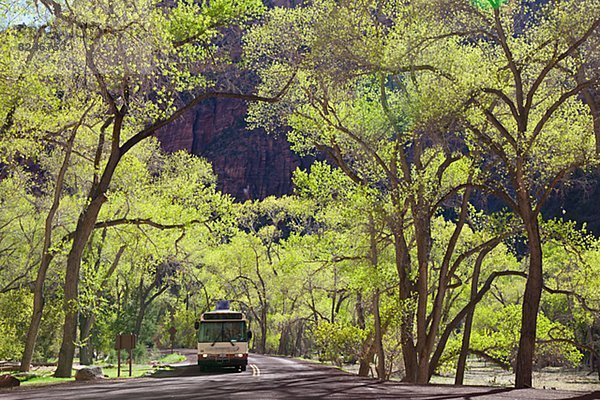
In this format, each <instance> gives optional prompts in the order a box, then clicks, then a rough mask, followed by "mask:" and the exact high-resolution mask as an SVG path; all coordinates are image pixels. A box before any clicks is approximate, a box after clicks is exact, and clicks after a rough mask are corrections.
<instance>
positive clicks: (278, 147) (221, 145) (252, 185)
mask: <svg viewBox="0 0 600 400" xmlns="http://www.w3.org/2000/svg"><path fill="white" fill-rule="evenodd" d="M246 110H247V107H246V104H245V103H244V102H243V101H240V100H230V99H214V100H207V101H205V102H204V103H202V104H200V105H199V106H198V107H196V108H195V109H193V110H191V111H190V112H188V113H186V114H185V115H183V116H182V117H181V118H179V119H178V120H177V121H175V122H174V123H173V124H171V125H169V126H168V127H166V128H163V129H162V130H161V131H160V132H159V133H158V134H157V137H158V139H159V140H160V142H161V145H162V147H163V148H164V149H165V150H166V151H170V152H173V151H177V150H186V151H189V152H191V153H193V154H196V155H199V156H202V157H205V158H206V159H207V160H209V161H210V162H211V163H212V165H213V169H214V171H215V173H216V174H217V176H218V186H219V189H221V190H222V191H223V192H225V193H229V194H231V195H233V196H234V197H235V198H236V199H238V200H241V201H243V200H246V199H262V198H264V197H266V196H269V195H282V194H289V193H291V191H292V182H291V175H292V172H293V171H294V170H295V169H296V168H297V167H299V166H304V165H303V164H306V162H303V160H302V159H301V158H300V157H298V156H297V155H295V154H294V153H293V152H292V151H291V150H290V146H289V144H288V142H287V140H286V139H285V137H274V136H271V135H267V134H266V133H265V132H264V131H263V130H261V129H256V130H253V131H249V130H247V129H246V126H245V122H244V118H245V115H246Z"/></svg>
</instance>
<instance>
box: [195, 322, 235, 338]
mask: <svg viewBox="0 0 600 400" xmlns="http://www.w3.org/2000/svg"><path fill="white" fill-rule="evenodd" d="M245 341H246V323H245V322H244V321H214V322H213V321H202V323H201V324H200V329H199V330H198V342H204V343H206V342H208V343H215V342H245Z"/></svg>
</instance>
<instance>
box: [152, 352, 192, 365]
mask: <svg viewBox="0 0 600 400" xmlns="http://www.w3.org/2000/svg"><path fill="white" fill-rule="evenodd" d="M185 359H186V357H185V356H184V355H183V354H179V353H173V354H167V355H165V356H162V357H161V358H159V359H158V362H159V363H161V364H175V363H179V362H182V361H185Z"/></svg>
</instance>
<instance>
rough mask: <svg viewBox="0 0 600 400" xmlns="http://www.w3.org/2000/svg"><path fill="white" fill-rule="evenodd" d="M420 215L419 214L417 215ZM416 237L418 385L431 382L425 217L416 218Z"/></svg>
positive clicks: (427, 236)
mask: <svg viewBox="0 0 600 400" xmlns="http://www.w3.org/2000/svg"><path fill="white" fill-rule="evenodd" d="M417 211H419V212H421V213H422V212H423V206H418V208H417ZM417 215H418V214H417ZM414 227H415V236H416V242H417V258H418V264H419V270H418V278H417V292H418V302H417V355H418V358H417V362H418V366H417V383H427V382H429V356H430V348H429V345H428V340H427V302H428V290H429V284H428V282H429V277H428V275H429V251H430V238H431V232H430V226H429V221H428V220H427V219H426V217H424V216H417V217H415V221H414Z"/></svg>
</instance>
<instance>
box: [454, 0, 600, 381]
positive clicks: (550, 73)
mask: <svg viewBox="0 0 600 400" xmlns="http://www.w3.org/2000/svg"><path fill="white" fill-rule="evenodd" d="M524 7H525V8H524V9H522V8H520V7H517V4H516V2H515V3H508V4H506V5H505V6H501V7H500V6H499V7H487V8H485V9H482V10H477V9H476V8H473V9H471V10H467V11H465V12H464V14H462V15H461V16H459V17H458V18H457V20H456V21H455V23H456V24H457V25H459V24H460V25H461V26H464V24H465V23H467V25H468V27H469V28H472V29H473V30H475V31H477V36H473V35H470V36H469V39H470V40H471V43H472V44H473V46H474V47H475V48H476V49H478V51H479V52H480V54H481V57H480V58H478V59H477V60H474V61H475V62H474V63H473V64H472V66H471V69H472V70H477V71H486V74H485V76H478V77H476V78H475V79H476V81H478V82H477V84H476V85H475V86H476V90H475V91H474V92H473V96H472V97H471V99H470V102H469V109H468V111H467V115H468V123H467V126H468V129H469V130H470V132H471V133H472V135H473V136H472V139H473V140H472V142H471V144H470V146H471V149H472V150H471V152H472V154H479V155H480V156H481V157H482V160H481V164H482V165H483V168H484V169H487V170H488V171H490V177H489V182H488V183H486V184H485V185H484V186H485V187H486V189H487V190H489V192H490V193H493V194H495V195H496V196H499V197H500V198H501V199H502V200H503V201H505V203H506V205H507V206H508V207H510V208H511V209H512V210H513V211H514V212H515V214H516V215H518V216H519V217H520V218H521V220H522V221H523V224H524V228H525V233H526V237H527V246H528V255H529V268H528V278H527V285H526V289H525V294H524V296H525V297H524V301H523V312H522V319H521V322H522V330H521V337H520V339H519V351H518V356H517V361H516V371H515V372H516V378H515V386H516V387H517V388H523V387H531V378H532V360H533V355H534V349H535V340H536V321H537V314H538V309H539V303H540V298H541V293H542V287H543V267H542V265H543V258H542V242H541V234H540V228H539V218H540V212H541V207H542V205H543V204H544V202H545V201H546V199H547V198H548V197H549V195H550V194H551V193H552V191H553V190H554V189H555V188H556V187H557V185H558V184H559V183H560V182H562V181H564V180H565V179H567V178H568V177H569V176H570V174H571V173H573V171H575V170H577V169H579V168H586V167H589V166H591V165H594V163H595V160H594V144H593V143H594V140H595V138H594V130H593V127H592V118H591V117H590V114H589V112H586V111H585V108H584V107H583V104H582V103H581V102H580V101H579V99H578V96H579V95H581V93H582V92H583V91H584V90H586V89H587V88H590V87H592V86H593V85H594V84H595V83H596V82H597V81H598V76H595V75H594V72H592V71H587V72H588V74H587V75H586V76H585V77H584V78H583V79H581V76H579V78H578V72H579V70H580V68H581V60H585V59H586V58H587V57H588V56H589V55H588V54H586V53H585V51H584V49H585V46H587V45H589V43H590V41H591V40H593V39H594V38H597V33H596V31H597V30H598V28H599V27H600V19H598V18H597V15H598V13H597V12H595V11H598V8H597V7H598V4H597V3H594V2H586V1H583V2H579V1H561V2H557V3H553V4H551V5H548V6H546V7H540V8H539V9H536V8H529V7H527V6H524ZM524 13H527V14H528V15H529V18H530V19H532V20H534V21H536V22H525V21H523V20H522V18H523V14H524ZM565 32H569V33H568V34H567V35H565V34H564V33H565ZM592 47H594V46H593V45H592ZM467 51H469V52H470V51H471V50H470V49H468V50H467ZM459 53H460V52H459ZM459 53H457V55H458V54H459ZM458 57H463V56H462V55H461V56H458ZM505 66H508V69H505ZM457 78H458V79H459V80H460V79H473V77H469V76H468V75H464V76H462V77H461V75H457ZM558 149H560V151H557V150H558Z"/></svg>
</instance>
